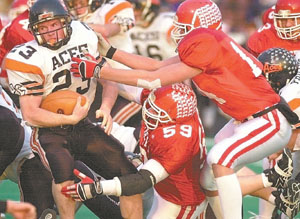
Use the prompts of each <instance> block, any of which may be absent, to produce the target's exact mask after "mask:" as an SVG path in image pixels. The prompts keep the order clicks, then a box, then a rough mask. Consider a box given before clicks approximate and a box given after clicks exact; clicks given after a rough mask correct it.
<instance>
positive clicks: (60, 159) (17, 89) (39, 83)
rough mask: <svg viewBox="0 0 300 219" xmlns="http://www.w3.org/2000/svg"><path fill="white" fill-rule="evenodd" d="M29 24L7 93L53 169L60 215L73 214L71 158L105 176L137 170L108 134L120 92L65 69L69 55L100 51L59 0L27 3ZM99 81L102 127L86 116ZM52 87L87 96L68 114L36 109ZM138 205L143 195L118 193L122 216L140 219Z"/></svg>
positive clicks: (10, 59) (11, 64)
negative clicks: (68, 191)
mask: <svg viewBox="0 0 300 219" xmlns="http://www.w3.org/2000/svg"><path fill="white" fill-rule="evenodd" d="M29 28H30V31H31V33H32V34H33V35H34V37H35V40H33V41H30V42H27V43H25V44H22V45H19V46H16V47H14V48H13V49H12V50H11V51H10V52H9V53H8V54H7V56H6V58H5V61H4V67H5V69H6V70H7V73H8V79H9V87H10V89H11V92H12V93H15V94H18V95H19V96H20V97H19V98H20V106H21V110H22V114H23V118H24V119H25V121H26V122H27V123H28V124H30V125H31V126H32V127H33V132H32V137H31V140H32V142H31V143H32V145H31V146H32V150H33V151H34V152H36V153H38V154H39V156H40V159H41V161H42V162H43V164H44V165H45V167H47V169H48V170H50V171H51V173H52V176H53V179H54V182H53V187H52V191H53V195H54V199H55V202H56V204H57V206H58V211H59V214H60V217H61V218H74V214H75V202H74V201H73V200H71V199H68V198H66V197H65V196H63V195H62V194H61V192H60V190H61V188H62V187H63V186H65V185H70V184H73V183H74V181H73V168H74V159H76V160H77V159H78V160H81V161H83V162H84V163H86V164H87V165H88V166H90V167H91V168H93V169H94V170H95V171H96V172H97V173H98V174H100V175H101V176H103V177H105V178H108V179H109V178H113V177H114V176H121V175H124V174H130V173H136V171H137V170H136V168H135V166H134V165H133V164H132V163H131V162H130V161H129V160H128V159H127V157H126V156H125V154H124V149H123V147H122V145H121V144H120V143H119V142H118V141H117V140H115V139H114V138H112V137H110V136H108V135H107V134H106V133H109V132H110V129H111V122H112V121H111V117H110V115H109V113H110V109H111V107H112V105H113V103H114V100H115V98H116V96H117V92H118V90H117V87H116V86H115V84H113V83H111V82H106V81H103V80H97V79H87V80H85V79H81V78H78V77H74V76H73V75H72V74H71V73H70V71H69V69H70V67H71V58H72V57H75V56H76V57H84V56H85V55H86V53H89V54H90V55H91V56H95V57H97V56H98V49H99V48H98V37H97V35H96V34H95V32H94V31H93V30H91V29H90V28H89V27H88V26H86V25H85V24H83V23H81V22H79V21H72V19H71V17H70V15H69V13H68V12H67V11H66V10H65V8H64V7H63V6H62V5H61V3H60V2H59V1H58V0H38V1H37V2H36V3H35V4H34V5H33V6H32V7H31V8H30V12H29ZM98 81H99V82H101V83H102V85H103V98H102V105H101V108H100V109H99V110H98V111H97V112H96V115H97V117H103V122H102V128H101V127H99V126H95V125H93V124H92V123H91V122H90V121H89V120H88V119H87V118H86V116H87V113H88V110H89V106H90V103H91V102H92V101H93V99H94V95H95V87H96V84H97V82H98ZM56 90H71V91H75V92H78V93H79V94H81V95H84V96H85V97H86V99H87V100H88V101H87V102H86V104H85V105H84V106H81V105H80V98H78V100H77V104H76V106H75V108H74V110H73V113H72V115H64V114H56V113H52V112H50V111H46V110H43V109H42V108H40V105H41V102H42V100H43V98H45V97H46V96H47V95H48V94H50V93H52V92H54V91H56ZM105 132H106V133H105ZM141 205H142V203H141V195H134V196H126V197H123V196H122V197H120V206H121V212H122V216H123V217H128V218H141V217H142V216H141V215H142V207H141Z"/></svg>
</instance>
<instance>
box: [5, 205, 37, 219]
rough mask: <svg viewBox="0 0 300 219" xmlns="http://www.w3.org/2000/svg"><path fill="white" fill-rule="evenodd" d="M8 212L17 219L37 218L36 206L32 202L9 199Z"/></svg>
mask: <svg viewBox="0 0 300 219" xmlns="http://www.w3.org/2000/svg"><path fill="white" fill-rule="evenodd" d="M6 212H7V213H9V214H11V215H12V216H13V217H14V218H16V219H23V218H26V219H27V218H28V219H35V218H36V208H35V207H34V206H33V205H32V204H30V203H25V202H14V201H7V210H6Z"/></svg>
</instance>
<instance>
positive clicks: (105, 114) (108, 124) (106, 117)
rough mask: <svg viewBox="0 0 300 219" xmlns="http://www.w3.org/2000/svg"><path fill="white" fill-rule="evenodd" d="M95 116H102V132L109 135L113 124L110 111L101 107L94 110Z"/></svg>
mask: <svg viewBox="0 0 300 219" xmlns="http://www.w3.org/2000/svg"><path fill="white" fill-rule="evenodd" d="M96 118H97V119H98V118H102V122H101V128H104V132H105V133H106V134H108V135H110V133H111V130H112V126H113V119H112V117H111V115H110V111H108V110H106V109H104V108H103V107H101V108H100V109H98V110H97V111H96Z"/></svg>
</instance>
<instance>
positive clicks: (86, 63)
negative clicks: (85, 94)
mask: <svg viewBox="0 0 300 219" xmlns="http://www.w3.org/2000/svg"><path fill="white" fill-rule="evenodd" d="M72 61H73V63H72V64H71V69H70V71H71V72H72V73H73V75H74V76H75V77H82V78H92V77H94V78H100V72H101V68H102V66H103V65H104V64H105V63H106V59H105V58H102V59H101V60H100V62H99V63H97V62H96V61H93V60H86V59H80V58H77V57H73V58H72Z"/></svg>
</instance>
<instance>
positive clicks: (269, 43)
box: [247, 23, 300, 59]
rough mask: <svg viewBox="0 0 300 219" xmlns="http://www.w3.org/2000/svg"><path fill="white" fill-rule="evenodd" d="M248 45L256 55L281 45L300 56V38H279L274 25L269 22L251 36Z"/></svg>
mask: <svg viewBox="0 0 300 219" xmlns="http://www.w3.org/2000/svg"><path fill="white" fill-rule="evenodd" d="M247 46H248V49H249V51H250V52H251V53H252V54H253V55H254V56H256V57H257V56H258V55H259V54H260V53H262V52H263V51H265V50H267V49H270V48H273V47H280V48H284V49H286V50H289V51H291V52H294V53H295V55H296V56H297V58H298V59H299V58H300V40H298V41H295V40H284V39H281V38H279V37H278V36H277V32H276V30H275V27H274V25H273V24H269V23H267V24H265V25H264V26H263V27H261V28H260V29H258V30H257V31H256V32H255V33H254V34H252V35H251V36H250V38H249V39H248V42H247Z"/></svg>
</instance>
